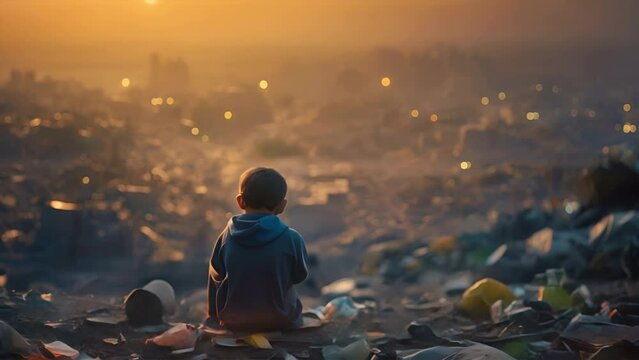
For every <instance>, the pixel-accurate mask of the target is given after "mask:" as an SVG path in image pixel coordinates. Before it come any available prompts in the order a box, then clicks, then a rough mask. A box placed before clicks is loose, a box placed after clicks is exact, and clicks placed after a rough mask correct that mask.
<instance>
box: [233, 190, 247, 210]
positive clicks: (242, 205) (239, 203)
mask: <svg viewBox="0 0 639 360" xmlns="http://www.w3.org/2000/svg"><path fill="white" fill-rule="evenodd" d="M235 201H237V206H239V207H240V209H242V210H244V209H246V201H244V196H243V195H242V194H237V196H236V197H235Z"/></svg>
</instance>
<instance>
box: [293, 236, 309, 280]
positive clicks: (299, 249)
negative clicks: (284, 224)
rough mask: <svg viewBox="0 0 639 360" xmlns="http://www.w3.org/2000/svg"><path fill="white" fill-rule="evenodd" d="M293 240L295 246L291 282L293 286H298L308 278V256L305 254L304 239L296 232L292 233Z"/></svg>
mask: <svg viewBox="0 0 639 360" xmlns="http://www.w3.org/2000/svg"><path fill="white" fill-rule="evenodd" d="M293 240H294V241H293V243H294V244H295V263H294V264H293V274H292V276H291V281H292V282H293V284H299V283H301V282H302V281H304V280H306V278H307V277H308V265H307V264H308V254H307V253H306V245H304V239H303V238H302V236H301V235H300V234H299V233H298V232H297V231H293Z"/></svg>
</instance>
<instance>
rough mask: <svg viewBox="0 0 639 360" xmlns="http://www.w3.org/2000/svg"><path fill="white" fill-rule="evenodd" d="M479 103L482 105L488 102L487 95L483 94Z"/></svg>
mask: <svg viewBox="0 0 639 360" xmlns="http://www.w3.org/2000/svg"><path fill="white" fill-rule="evenodd" d="M481 104H482V105H488V104H490V99H489V98H488V96H484V97H482V98H481Z"/></svg>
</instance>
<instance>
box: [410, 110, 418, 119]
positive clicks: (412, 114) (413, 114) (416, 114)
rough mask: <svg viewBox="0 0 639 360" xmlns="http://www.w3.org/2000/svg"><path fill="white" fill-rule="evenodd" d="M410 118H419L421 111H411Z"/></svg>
mask: <svg viewBox="0 0 639 360" xmlns="http://www.w3.org/2000/svg"><path fill="white" fill-rule="evenodd" d="M410 116H411V117H413V118H417V117H419V110H417V109H413V110H411V111H410Z"/></svg>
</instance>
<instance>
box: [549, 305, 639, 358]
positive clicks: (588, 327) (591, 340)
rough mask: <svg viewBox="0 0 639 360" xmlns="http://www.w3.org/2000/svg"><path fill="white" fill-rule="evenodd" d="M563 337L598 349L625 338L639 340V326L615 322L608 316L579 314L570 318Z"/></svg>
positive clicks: (588, 347)
mask: <svg viewBox="0 0 639 360" xmlns="http://www.w3.org/2000/svg"><path fill="white" fill-rule="evenodd" d="M561 337H562V338H563V339H566V340H570V341H571V342H573V343H575V344H576V345H577V346H578V347H582V348H584V349H587V350H596V349H597V348H600V347H603V346H608V345H613V344H615V343H618V342H620V341H624V340H625V341H630V342H633V343H636V342H639V326H626V325H621V324H614V323H612V322H611V321H610V319H608V318H606V317H602V316H589V315H583V314H578V315H576V316H575V317H573V318H572V320H570V323H569V324H568V326H567V327H566V328H565V329H564V331H563V332H562V333H561Z"/></svg>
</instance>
